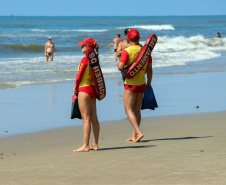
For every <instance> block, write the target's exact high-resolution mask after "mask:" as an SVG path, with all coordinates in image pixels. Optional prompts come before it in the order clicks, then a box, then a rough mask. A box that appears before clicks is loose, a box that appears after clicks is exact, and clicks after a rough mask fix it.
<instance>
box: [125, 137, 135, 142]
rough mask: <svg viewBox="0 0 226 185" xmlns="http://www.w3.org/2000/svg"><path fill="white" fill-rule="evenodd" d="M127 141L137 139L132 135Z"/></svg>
mask: <svg viewBox="0 0 226 185" xmlns="http://www.w3.org/2000/svg"><path fill="white" fill-rule="evenodd" d="M126 141H135V138H134V137H133V136H131V137H130V138H129V139H127V140H126Z"/></svg>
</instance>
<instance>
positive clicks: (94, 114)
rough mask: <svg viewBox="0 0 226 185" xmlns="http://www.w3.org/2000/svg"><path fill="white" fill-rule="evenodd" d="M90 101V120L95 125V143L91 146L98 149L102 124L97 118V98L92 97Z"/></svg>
mask: <svg viewBox="0 0 226 185" xmlns="http://www.w3.org/2000/svg"><path fill="white" fill-rule="evenodd" d="M90 103H91V104H90V106H91V107H90V120H91V123H92V126H93V144H92V145H91V146H90V150H98V149H99V148H98V140H99V133H100V124H99V121H98V118H97V111H96V98H92V99H91V101H90Z"/></svg>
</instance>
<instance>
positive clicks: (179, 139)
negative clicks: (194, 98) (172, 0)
mask: <svg viewBox="0 0 226 185" xmlns="http://www.w3.org/2000/svg"><path fill="white" fill-rule="evenodd" d="M225 120H226V112H216V113H205V114H190V115H177V116H160V117H152V118H143V119H142V123H141V129H142V131H143V133H144V138H143V139H142V142H139V143H133V142H127V141H126V139H127V138H128V137H129V136H130V134H131V133H132V127H131V125H130V123H129V122H128V120H127V119H124V120H121V121H111V122H105V123H103V122H102V123H101V134H100V140H99V147H100V150H99V151H89V152H82V153H75V152H72V150H73V149H76V148H78V147H80V146H81V145H82V139H83V135H82V127H81V126H78V127H66V128H61V129H56V130H49V131H44V132H37V133H30V134H22V135H16V136H12V137H8V138H1V139H0V184H7V185H11V184H15V185H18V184H19V185H20V184H21V185H27V184H29V185H30V184H34V185H36V184H98V185H101V184H103V185H106V184H154V185H158V184H159V185H162V184H167V185H168V184H172V185H176V184H178V185H185V184H186V185H187V184H196V185H197V184H198V185H199V184H203V185H208V184H216V185H221V184H222V185H223V184H225V183H226V148H225V141H226V124H225Z"/></svg>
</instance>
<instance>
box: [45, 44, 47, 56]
mask: <svg viewBox="0 0 226 185" xmlns="http://www.w3.org/2000/svg"><path fill="white" fill-rule="evenodd" d="M46 54H47V44H46V45H45V56H46Z"/></svg>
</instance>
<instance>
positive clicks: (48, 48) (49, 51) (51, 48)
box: [45, 37, 56, 62]
mask: <svg viewBox="0 0 226 185" xmlns="http://www.w3.org/2000/svg"><path fill="white" fill-rule="evenodd" d="M53 52H54V53H55V56H56V49H55V45H54V43H53V42H52V38H51V37H49V41H48V42H47V43H46V45H45V56H46V62H48V60H49V57H50V60H51V61H53Z"/></svg>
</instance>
